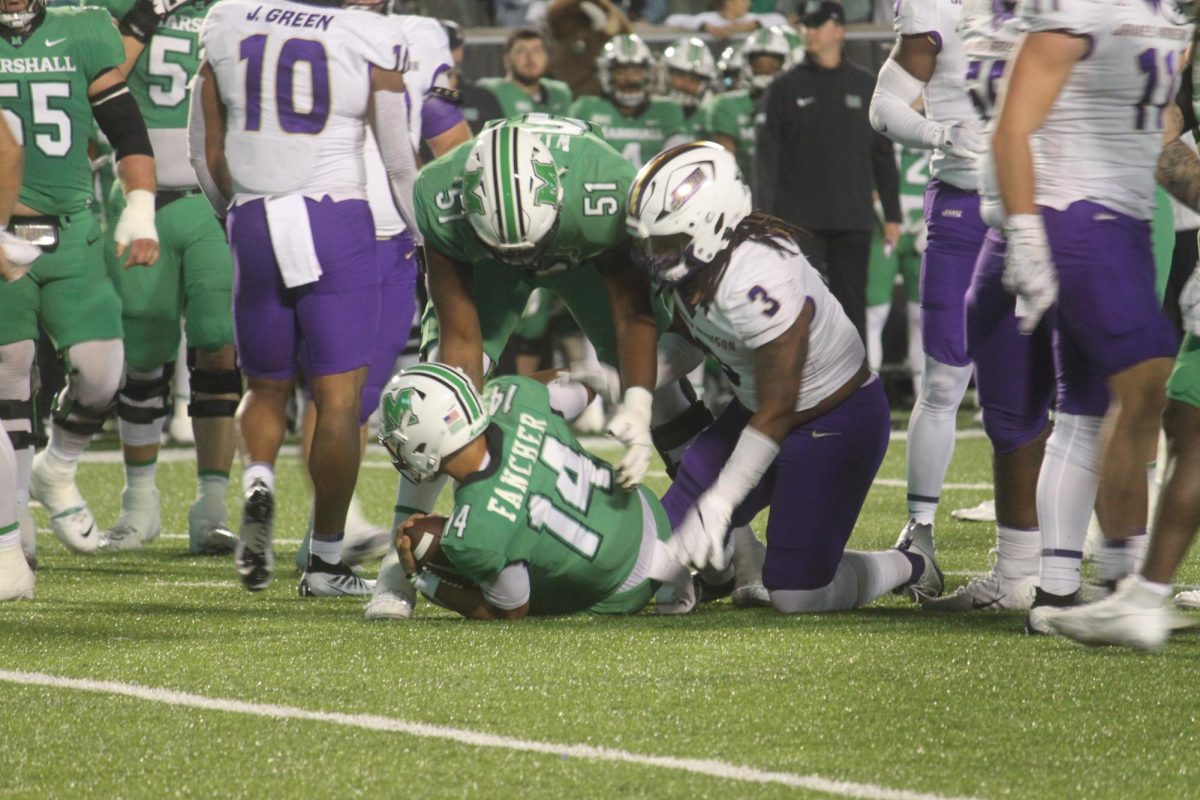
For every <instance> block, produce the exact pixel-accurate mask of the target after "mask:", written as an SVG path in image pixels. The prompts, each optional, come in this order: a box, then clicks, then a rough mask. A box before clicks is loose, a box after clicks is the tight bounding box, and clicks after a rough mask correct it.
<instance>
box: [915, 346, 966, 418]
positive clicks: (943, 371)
mask: <svg viewBox="0 0 1200 800" xmlns="http://www.w3.org/2000/svg"><path fill="white" fill-rule="evenodd" d="M970 382H971V368H970V367H954V366H951V365H949V364H943V363H942V362H940V361H938V360H937V359H934V358H926V359H925V372H924V374H923V376H922V378H921V397H920V400H919V401H918V405H920V406H921V408H922V410H924V411H925V412H927V413H934V414H938V415H950V416H954V415H955V414H956V413H957V412H958V405H959V403H961V402H962V398H963V395H964V394H965V393H966V391H967V384H969V383H970Z"/></svg>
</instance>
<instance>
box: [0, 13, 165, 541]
mask: <svg viewBox="0 0 1200 800" xmlns="http://www.w3.org/2000/svg"><path fill="white" fill-rule="evenodd" d="M124 58H125V53H124V48H123V46H122V43H121V36H120V34H119V33H118V32H117V28H116V25H115V24H113V20H112V18H111V17H110V16H109V15H108V12H106V11H103V10H101V9H94V8H50V9H47V8H45V7H44V2H43V0H5V2H4V5H3V10H2V11H0V106H2V107H3V110H4V116H5V117H6V119H7V121H8V123H9V125H10V126H11V127H12V129H13V130H14V132H19V137H18V138H19V139H20V141H21V142H22V144H24V145H25V157H24V166H25V171H24V183H23V184H22V186H21V195H20V200H19V202H18V203H17V206H16V209H15V210H14V213H13V217H12V219H11V220H10V222H9V228H10V229H11V230H12V231H13V232H14V233H15V234H16V235H17V236H18V237H21V238H24V239H26V240H29V241H33V242H35V243H39V244H42V245H43V249H44V250H45V254H44V255H43V256H41V257H40V258H39V259H38V260H37V261H36V262H34V264H33V267H32V268H31V269H30V271H29V274H28V275H26V276H25V277H23V278H21V279H20V280H18V281H15V282H13V283H8V284H4V285H2V286H0V417H2V418H3V420H4V427H5V429H6V430H7V431H8V432H9V436H10V438H12V439H14V447H15V448H16V449H17V451H18V475H19V481H20V487H19V489H18V491H19V492H20V493H21V496H20V497H19V500H21V501H24V500H25V496H24V495H25V492H26V490H28V491H29V493H31V494H32V495H33V497H34V498H36V499H37V500H38V501H40V502H41V503H42V505H43V506H45V507H46V510H47V511H48V512H49V513H50V524H51V527H52V528H53V530H54V532H55V534H56V535H57V536H58V537H59V539H61V540H62V541H63V543H64V544H65V545H66V546H67V547H68V548H70V549H72V550H74V551H76V552H82V553H90V552H94V551H95V550H96V547H97V544H98V540H99V538H100V537H99V535H97V534H96V532H95V520H94V519H93V517H92V513H91V511H90V510H89V509H88V505H87V502H86V501H85V500H84V499H83V496H82V495H81V494H80V493H79V489H78V488H77V487H76V485H75V472H76V469H77V467H78V464H79V459H80V456H82V455H83V451H84V450H85V449H86V448H87V445H88V442H89V441H90V440H91V437H92V435H93V434H94V433H96V432H97V431H99V430H100V427H101V425H103V423H104V420H105V419H106V418H107V416H108V414H109V412H110V411H111V409H112V407H113V404H114V401H115V398H116V394H117V389H118V387H119V386H120V383H121V377H122V366H123V362H124V347H123V345H122V342H121V336H122V328H121V304H120V300H119V299H118V297H117V293H116V291H115V290H114V288H113V286H112V283H111V281H110V280H109V278H108V275H107V271H106V269H105V264H104V252H103V244H102V242H101V231H100V228H99V225H98V224H97V222H96V220H95V218H94V217H93V216H92V214H91V211H90V209H89V206H90V205H91V203H92V176H91V169H90V164H89V161H88V153H87V138H88V134H89V133H90V131H91V126H92V120H93V118H94V119H95V122H96V124H97V125H98V126H99V128H100V130H101V131H103V133H104V134H105V136H106V137H107V138H108V140H109V142H111V143H112V146H113V149H114V151H115V153H116V159H117V174H118V177H119V178H120V181H121V184H122V187H123V188H124V190H125V196H126V207H125V210H124V211H123V212H122V213H121V216H120V218H119V219H118V220H117V224H116V229H115V233H114V237H115V239H116V243H117V255H118V256H123V257H125V261H124V266H125V267H133V266H138V265H149V264H153V263H154V262H155V261H156V260H157V259H158V235H157V233H156V232H155V229H154V191H155V177H154V158H153V156H152V151H151V147H150V138H149V136H148V134H147V132H146V124H145V122H144V121H143V119H142V115H141V113H140V112H139V111H138V107H137V103H136V102H135V101H134V99H133V96H132V95H131V94H130V92H129V89H128V87H127V86H126V84H125V79H124V76H123V75H122V73H121V71H120V66H121V63H122V62H123V61H124ZM39 321H40V322H41V324H42V325H43V327H44V328H45V329H46V331H47V332H48V333H49V335H50V337H51V340H52V341H53V343H54V346H55V348H56V349H57V350H58V352H59V353H60V354H62V356H63V358H64V359H65V361H66V365H67V376H68V377H67V385H66V388H65V389H64V390H63V391H62V393H61V394H60V395H59V396H58V397H57V398H56V400H55V404H54V412H53V422H52V426H51V432H50V447H49V448H48V449H47V450H46V451H44V452H42V453H40V454H38V456H37V458H35V459H33V460H32V474H31V473H30V470H31V465H30V455H31V454H32V447H33V435H32V404H31V402H30V398H31V393H30V377H31V372H32V366H33V353H34V340H35V339H36V338H37V336H38V323H39Z"/></svg>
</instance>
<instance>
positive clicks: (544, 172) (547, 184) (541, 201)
mask: <svg viewBox="0 0 1200 800" xmlns="http://www.w3.org/2000/svg"><path fill="white" fill-rule="evenodd" d="M533 177H534V179H535V180H537V181H539V182H540V183H539V185H538V186H537V188H536V189H534V190H533V204H534V205H535V206H544V205H550V206H554V205H558V174H557V172H555V165H554V164H547V163H544V162H541V161H534V162H533Z"/></svg>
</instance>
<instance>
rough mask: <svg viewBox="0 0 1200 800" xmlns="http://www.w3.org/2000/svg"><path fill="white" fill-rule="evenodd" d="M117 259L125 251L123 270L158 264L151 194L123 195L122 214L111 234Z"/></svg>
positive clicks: (143, 192)
mask: <svg viewBox="0 0 1200 800" xmlns="http://www.w3.org/2000/svg"><path fill="white" fill-rule="evenodd" d="M113 240H114V241H115V242H116V243H117V258H120V257H121V256H123V255H125V251H126V250H128V251H129V257H128V258H126V259H125V267H126V268H128V267H137V266H149V265H150V264H153V263H154V262H155V261H158V231H157V230H156V229H155V227H154V193H153V192H148V191H146V190H145V189H134V190H132V191H129V192H126V193H125V210H124V211H122V212H121V216H120V217H119V218H118V219H117V227H116V229H115V230H114V231H113Z"/></svg>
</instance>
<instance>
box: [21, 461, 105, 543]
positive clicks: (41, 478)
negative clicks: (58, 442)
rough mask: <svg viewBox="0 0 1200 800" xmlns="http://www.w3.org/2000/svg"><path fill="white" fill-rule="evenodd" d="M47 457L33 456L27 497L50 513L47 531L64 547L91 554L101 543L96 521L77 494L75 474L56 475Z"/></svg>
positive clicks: (81, 496)
mask: <svg viewBox="0 0 1200 800" xmlns="http://www.w3.org/2000/svg"><path fill="white" fill-rule="evenodd" d="M49 458H50V454H49V451H47V450H43V451H42V452H40V453H38V454H37V455H36V456H34V457H33V471H32V473H31V474H30V476H29V494H30V496H31V497H33V499H34V500H37V501H38V502H39V503H41V504H42V505H43V506H45V508H46V511H47V512H49V514H50V528H51V529H52V530H53V531H54V535H55V536H57V537H58V540H59V541H60V542H62V543H63V546H65V547H66V548H67V549H68V550H70V551H71V552H73V553H83V554H89V553H94V552H96V548H97V546H98V545H99V544H100V534H99V532H98V531H97V530H96V519H95V518H94V517H93V516H92V511H91V509H89V508H88V504H87V501H86V500H84V499H83V495H81V494H80V493H79V487H78V486H76V485H75V477H74V475H71V476H69V477H68V476H64V475H62V474H61V473H59V472H58V471H57V470H56V469H55V468H54V465H52V464H51V463H49V460H48V459H49Z"/></svg>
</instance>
